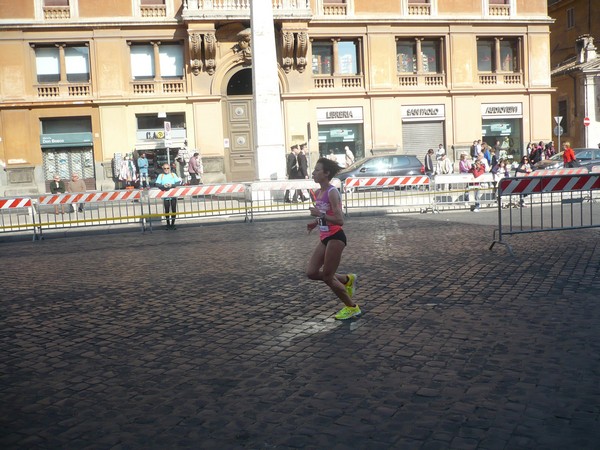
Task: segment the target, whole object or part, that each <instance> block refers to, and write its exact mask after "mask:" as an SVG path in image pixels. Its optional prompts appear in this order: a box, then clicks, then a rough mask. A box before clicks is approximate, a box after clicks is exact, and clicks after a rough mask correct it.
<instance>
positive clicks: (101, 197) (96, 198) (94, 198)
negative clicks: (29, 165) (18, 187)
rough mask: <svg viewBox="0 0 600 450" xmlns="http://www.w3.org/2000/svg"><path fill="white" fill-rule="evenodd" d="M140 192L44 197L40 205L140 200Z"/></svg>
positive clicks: (87, 193)
mask: <svg viewBox="0 0 600 450" xmlns="http://www.w3.org/2000/svg"><path fill="white" fill-rule="evenodd" d="M139 198H140V191H129V190H126V191H111V192H100V191H98V192H80V193H72V194H55V195H43V196H41V197H39V198H38V203H39V204H40V205H68V204H70V203H100V202H115V201H121V200H139Z"/></svg>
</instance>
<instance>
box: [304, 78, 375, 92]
mask: <svg viewBox="0 0 600 450" xmlns="http://www.w3.org/2000/svg"><path fill="white" fill-rule="evenodd" d="M313 80H314V87H315V89H319V90H322V89H345V90H346V89H363V86H364V77H363V76H362V75H313Z"/></svg>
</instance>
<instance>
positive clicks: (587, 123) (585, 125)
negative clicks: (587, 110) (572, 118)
mask: <svg viewBox="0 0 600 450" xmlns="http://www.w3.org/2000/svg"><path fill="white" fill-rule="evenodd" d="M590 123H592V121H591V120H590V118H589V117H584V118H583V126H584V127H589V126H590Z"/></svg>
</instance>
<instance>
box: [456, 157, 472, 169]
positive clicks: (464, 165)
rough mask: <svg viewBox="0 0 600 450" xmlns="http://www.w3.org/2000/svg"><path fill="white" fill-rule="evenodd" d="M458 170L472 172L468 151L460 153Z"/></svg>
mask: <svg viewBox="0 0 600 450" xmlns="http://www.w3.org/2000/svg"><path fill="white" fill-rule="evenodd" d="M458 172H459V173H469V172H471V161H469V158H468V157H467V154H466V153H461V154H460V161H459V162H458Z"/></svg>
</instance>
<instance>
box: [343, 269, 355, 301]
mask: <svg viewBox="0 0 600 450" xmlns="http://www.w3.org/2000/svg"><path fill="white" fill-rule="evenodd" d="M346 276H347V277H348V281H347V282H346V284H345V285H344V286H346V292H347V293H348V295H349V296H350V297H352V296H353V295H354V291H355V290H356V279H357V278H358V276H357V275H356V274H355V273H349V274H347V275H346Z"/></svg>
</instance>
